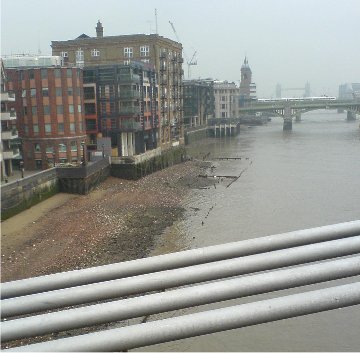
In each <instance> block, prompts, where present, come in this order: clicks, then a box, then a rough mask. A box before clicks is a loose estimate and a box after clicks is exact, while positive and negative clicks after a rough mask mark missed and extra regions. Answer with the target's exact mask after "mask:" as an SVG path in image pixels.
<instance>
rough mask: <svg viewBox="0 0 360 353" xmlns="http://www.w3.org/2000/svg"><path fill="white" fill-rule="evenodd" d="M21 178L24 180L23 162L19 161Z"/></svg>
mask: <svg viewBox="0 0 360 353" xmlns="http://www.w3.org/2000/svg"><path fill="white" fill-rule="evenodd" d="M20 170H21V178H22V179H24V162H23V161H20Z"/></svg>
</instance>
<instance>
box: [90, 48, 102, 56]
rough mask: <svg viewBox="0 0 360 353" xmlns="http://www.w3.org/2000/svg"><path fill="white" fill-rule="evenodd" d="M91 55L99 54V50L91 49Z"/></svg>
mask: <svg viewBox="0 0 360 353" xmlns="http://www.w3.org/2000/svg"><path fill="white" fill-rule="evenodd" d="M91 56H100V50H98V49H91Z"/></svg>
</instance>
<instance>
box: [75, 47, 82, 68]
mask: <svg viewBox="0 0 360 353" xmlns="http://www.w3.org/2000/svg"><path fill="white" fill-rule="evenodd" d="M75 61H76V65H77V66H78V67H82V66H83V65H84V51H83V50H82V49H79V50H77V51H76V53H75Z"/></svg>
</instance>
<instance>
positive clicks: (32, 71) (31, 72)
mask: <svg viewBox="0 0 360 353" xmlns="http://www.w3.org/2000/svg"><path fill="white" fill-rule="evenodd" d="M34 78H35V76H34V70H30V71H29V79H30V80H33V79H34Z"/></svg>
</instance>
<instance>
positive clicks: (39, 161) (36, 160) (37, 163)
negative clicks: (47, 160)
mask: <svg viewBox="0 0 360 353" xmlns="http://www.w3.org/2000/svg"><path fill="white" fill-rule="evenodd" d="M35 167H36V169H42V160H41V159H35Z"/></svg>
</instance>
